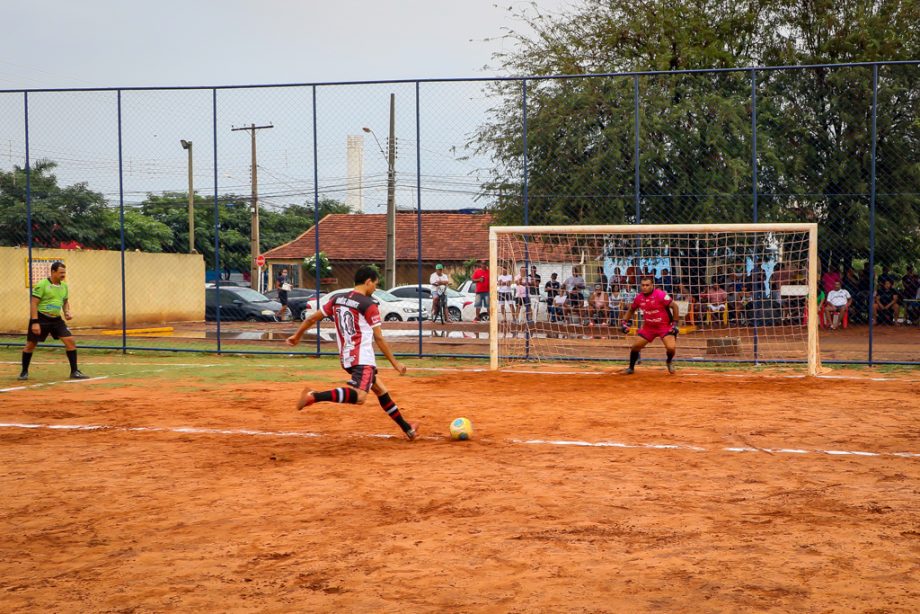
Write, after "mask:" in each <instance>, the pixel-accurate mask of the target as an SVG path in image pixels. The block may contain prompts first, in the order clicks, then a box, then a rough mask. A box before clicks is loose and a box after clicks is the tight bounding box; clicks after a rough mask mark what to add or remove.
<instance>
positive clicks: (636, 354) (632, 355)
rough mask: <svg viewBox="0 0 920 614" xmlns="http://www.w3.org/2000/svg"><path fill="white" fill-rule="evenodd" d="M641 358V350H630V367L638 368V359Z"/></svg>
mask: <svg viewBox="0 0 920 614" xmlns="http://www.w3.org/2000/svg"><path fill="white" fill-rule="evenodd" d="M637 360H639V350H630V352H629V368H630V369H635V368H636V361H637Z"/></svg>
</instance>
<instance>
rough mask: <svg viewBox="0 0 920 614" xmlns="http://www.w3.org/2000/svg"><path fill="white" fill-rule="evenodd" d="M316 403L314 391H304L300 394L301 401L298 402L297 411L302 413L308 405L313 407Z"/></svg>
mask: <svg viewBox="0 0 920 614" xmlns="http://www.w3.org/2000/svg"><path fill="white" fill-rule="evenodd" d="M314 403H316V398H315V397H314V396H313V391H312V390H310V389H304V391H303V392H302V393H300V399H299V400H298V401H297V411H300V410H301V409H303V408H304V407H307V406H308V405H313V404H314Z"/></svg>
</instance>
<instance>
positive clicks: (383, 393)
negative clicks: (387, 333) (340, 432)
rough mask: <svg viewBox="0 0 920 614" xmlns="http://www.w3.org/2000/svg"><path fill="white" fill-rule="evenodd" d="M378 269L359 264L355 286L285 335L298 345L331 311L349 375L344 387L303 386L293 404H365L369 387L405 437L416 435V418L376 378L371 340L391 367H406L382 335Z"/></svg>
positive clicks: (291, 343)
mask: <svg viewBox="0 0 920 614" xmlns="http://www.w3.org/2000/svg"><path fill="white" fill-rule="evenodd" d="M377 282H378V274H377V271H376V270H374V269H373V268H371V267H369V266H362V267H360V268H359V269H358V270H357V271H355V289H354V290H352V291H351V292H344V293H342V294H340V295H338V296H336V297H335V298H333V299H332V300H330V301H327V302H326V304H325V305H323V306H322V308H321V309H318V310H317V311H316V312H314V313H313V315H311V316H310V317H309V318H307V319H306V320H304V321H303V323H302V324H301V325H300V328H298V329H297V332H296V333H294V334H293V335H291V336H290V337H288V338H287V339H286V340H285V343H287V344H288V345H290V346H292V347H293V346H296V345H297V344H298V343H300V339H301V338H302V337H303V334H304V333H305V332H306V331H307V329H308V328H310V327H312V326H313V325H315V324H316V323H317V322H319V321H320V320H322V319H323V318H324V317H327V316H328V317H331V318H332V319H333V320H334V321H335V330H336V341H337V342H338V345H339V355H340V359H341V363H342V368H343V369H345V371H347V372H348V374H349V375H351V379H350V380H348V382H346V385H345V387H343V388H334V389H332V390H325V391H322V392H317V391H315V390H312V389H311V388H309V387H307V388H304V389H303V392H302V393H301V394H300V399H299V400H298V401H297V409H298V410H301V409H303V408H304V407H307V406H309V405H313V404H314V403H322V402H332V403H350V404H357V405H363V404H364V400H365V399H366V398H367V393H368V391H370V390H373V391H374V394H376V395H377V400H378V401H379V402H380V406H381V407H382V408H383V410H384V411H385V412H386V413H387V415H388V416H390V418H392V419H393V421H394V422H396V424H398V425H399V428H401V429H402V431H403V433H405V434H406V437H408V438H409V440H410V441H411V440H413V439H415V438H416V437H417V436H418V424H409V423H408V422H406V420H405V418H403V417H402V415H401V414H400V413H399V408H398V407H397V406H396V403H395V402H394V401H393V400H392V399H391V398H390V393H389V392H387V388H386V386H384V385H383V382H381V381H380V380H379V379H378V378H377V361H376V359H375V357H374V345H373V344H374V343H375V342H376V343H377V347H379V348H380V351H381V352H383V355H384V356H386V357H387V360H389V361H390V364H391V365H393V368H394V369H396V370H397V371H398V372H399V374H400V375H403V374H404V373H405V372H406V367H405V365H403V364H402V363H400V362H399V361H398V360H396V357H395V356H393V352H392V351H390V346H389V345H387V342H386V340H385V339H384V338H383V332H382V331H381V330H380V311H379V310H378V309H377V303H375V302H374V300H373V299H372V298H371V296H372V295H373V294H374V290H376V289H377Z"/></svg>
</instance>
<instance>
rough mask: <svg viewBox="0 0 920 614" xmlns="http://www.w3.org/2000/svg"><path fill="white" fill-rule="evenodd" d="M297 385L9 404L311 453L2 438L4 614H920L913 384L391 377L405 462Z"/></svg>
mask: <svg viewBox="0 0 920 614" xmlns="http://www.w3.org/2000/svg"><path fill="white" fill-rule="evenodd" d="M288 364H290V365H291V367H290V371H291V372H290V381H289V383H282V384H278V383H271V382H258V383H233V382H225V383H223V384H222V385H220V384H217V383H215V382H214V381H213V380H200V379H195V378H189V379H176V380H172V382H171V384H169V385H164V380H159V381H156V382H151V381H149V380H139V381H136V382H133V381H124V380H118V382H119V383H123V384H126V385H124V386H120V387H119V386H112V385H111V382H112V381H113V380H104V381H102V382H89V383H86V384H80V385H70V386H67V385H63V386H51V387H46V388H35V389H29V390H23V391H16V392H10V393H6V394H4V395H2V397H0V422H3V423H35V424H47V425H54V424H67V425H75V424H83V425H91V424H92V425H109V426H113V427H200V428H214V429H228V430H239V429H249V430H259V431H271V432H274V433H280V432H292V431H296V432H301V433H305V432H315V433H319V434H321V436H319V437H315V438H302V437H284V436H280V435H277V434H276V435H271V434H263V435H245V434H240V433H238V432H237V433H227V434H202V433H194V432H187V433H177V432H153V431H126V430H119V429H107V430H100V431H80V432H75V431H55V430H48V429H22V428H9V427H4V428H0V490H2V493H3V496H2V498H0V531H2V535H3V539H2V540H0V603H2V604H3V605H2V608H0V609H3V610H4V611H8V612H20V611H22V612H25V611H29V612H45V611H60V612H66V611H93V612H161V611H222V612H292V611H302V612H315V611H354V612H405V611H411V612H444V611H458V612H624V611H662V610H664V611H675V610H677V611H694V612H722V611H739V610H773V611H815V612H818V611H820V612H824V611H856V612H916V611H918V610H920V486H918V484H920V457H905V456H894V455H892V453H904V452H910V453H915V454H916V453H920V412H918V410H920V403H918V390H920V381H918V378H917V376H916V373H914V374H907V375H903V374H902V375H892V376H886V375H878V374H871V373H869V372H867V371H854V372H850V373H842V372H835V375H848V376H851V379H797V378H782V377H764V376H758V375H752V374H735V375H736V376H732V375H731V374H713V373H695V372H694V370H693V369H691V368H690V367H687V368H686V369H684V370H682V371H681V372H680V373H679V374H678V375H677V376H675V377H668V376H667V375H665V374H663V372H662V370H661V368H660V367H653V366H649V367H647V368H645V367H642V366H640V369H639V372H638V373H637V375H635V376H633V377H622V376H615V375H611V374H597V375H545V374H515V373H470V372H445V373H437V374H434V375H432V376H430V377H418V378H416V377H404V378H400V377H396V376H394V375H391V373H392V371H388V370H384V371H383V376H384V378H385V381H386V383H387V384H388V385H389V386H390V388H391V390H392V393H393V397H394V398H395V399H396V400H397V401H398V402H399V403H400V404H401V406H402V407H403V412H404V414H405V415H406V416H407V417H408V418H410V419H413V420H414V419H421V420H422V422H423V431H424V435H426V437H425V438H423V439H422V440H420V441H417V442H414V443H409V442H407V441H404V440H402V439H400V438H396V437H394V438H380V437H373V436H372V435H375V434H390V435H398V430H397V429H396V428H395V426H394V425H393V424H392V423H391V422H390V421H389V420H388V419H387V417H386V416H385V415H384V414H383V412H382V411H381V409H380V408H379V406H378V405H377V404H376V402H369V403H368V404H367V405H365V406H363V407H353V406H348V407H344V406H339V405H328V404H327V405H320V406H314V407H311V408H309V409H308V410H305V411H304V412H300V413H298V412H296V411H294V410H293V407H292V406H293V402H294V399H295V398H296V395H297V393H298V391H299V389H300V387H301V385H302V383H301V382H302V380H303V379H304V378H306V377H309V378H311V380H313V381H317V382H318V383H319V384H320V386H322V387H329V386H330V385H332V384H330V382H339V381H341V380H342V379H343V378H342V374H341V372H338V371H329V372H320V373H317V372H310V373H309V374H307V373H306V372H299V371H298V370H297V366H296V365H297V363H296V362H295V361H292V362H290V363H288ZM429 375H430V373H429ZM872 377H877V378H879V377H880V378H890V379H891V381H873V380H872V379H870V378H872ZM107 382H108V383H107ZM460 415H463V416H466V417H468V418H470V419H471V420H472V421H473V423H474V425H475V426H476V428H477V433H476V438H475V440H474V441H471V442H462V443H459V442H458V443H451V442H448V441H447V439H446V437H445V435H446V432H447V425H448V423H449V421H450V419H452V418H454V417H457V416H460ZM529 439H541V440H549V439H553V440H578V441H587V442H604V441H607V442H611V441H612V442H622V443H627V444H649V443H655V444H682V445H685V446H697V447H700V448H705V449H704V450H691V449H686V448H680V449H655V448H644V447H639V448H614V447H576V446H558V445H526V444H522V443H515V440H529ZM728 447H746V448H752V449H754V451H749V452H729V451H726V450H725V449H724V448H728ZM780 448H797V449H803V450H807V451H808V453H804V454H802V453H798V454H796V453H783V452H777V451H775V450H777V449H780ZM771 450H773V451H771ZM821 450H843V451H866V452H875V453H879V454H880V455H879V456H854V455H829V454H826V453H820V452H818V451H821Z"/></svg>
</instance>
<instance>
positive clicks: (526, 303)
mask: <svg viewBox="0 0 920 614" xmlns="http://www.w3.org/2000/svg"><path fill="white" fill-rule="evenodd" d="M514 284H515V288H514V290H515V295H514V321H515V322H517V319H518V315H519V314H520V313H521V311H522V310H524V311H525V312H526V315H527V321H528V322H530V288H531V286H533V285H534V281H533V277H531V276H530V275H528V274H527V267H523V266H522V267H521V272H520V274H518V275H515V277H514ZM522 308H523V309H522Z"/></svg>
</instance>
